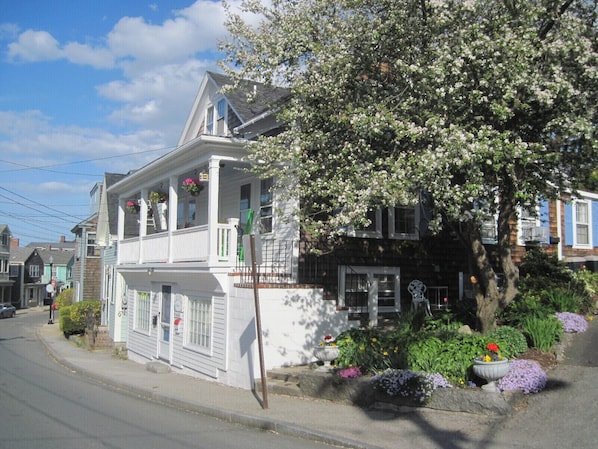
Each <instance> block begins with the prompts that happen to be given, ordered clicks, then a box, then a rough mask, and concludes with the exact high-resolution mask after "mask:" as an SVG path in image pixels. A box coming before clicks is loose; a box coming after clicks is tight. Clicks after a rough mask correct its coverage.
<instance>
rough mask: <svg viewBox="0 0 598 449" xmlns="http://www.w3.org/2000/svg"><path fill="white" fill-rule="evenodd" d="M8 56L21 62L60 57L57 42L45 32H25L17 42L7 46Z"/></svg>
mask: <svg viewBox="0 0 598 449" xmlns="http://www.w3.org/2000/svg"><path fill="white" fill-rule="evenodd" d="M8 56H9V57H10V58H11V59H21V60H23V61H28V62H34V61H48V60H53V59H58V58H60V57H61V56H62V54H61V51H60V48H59V46H58V41H57V40H56V39H54V38H53V37H52V35H51V34H50V33H48V32H47V31H33V30H27V31H25V32H23V33H21V35H20V36H19V39H18V41H17V42H14V43H11V44H8Z"/></svg>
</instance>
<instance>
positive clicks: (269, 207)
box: [260, 178, 274, 234]
mask: <svg viewBox="0 0 598 449" xmlns="http://www.w3.org/2000/svg"><path fill="white" fill-rule="evenodd" d="M272 185H273V180H272V178H267V179H262V180H261V182H260V226H261V229H260V232H261V233H262V234H265V233H268V232H272V217H273V213H274V208H273V195H272Z"/></svg>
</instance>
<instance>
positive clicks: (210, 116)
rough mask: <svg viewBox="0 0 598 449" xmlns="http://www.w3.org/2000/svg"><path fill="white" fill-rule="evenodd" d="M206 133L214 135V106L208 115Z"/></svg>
mask: <svg viewBox="0 0 598 449" xmlns="http://www.w3.org/2000/svg"><path fill="white" fill-rule="evenodd" d="M206 133H207V134H214V106H210V107H209V108H208V111H207V113H206Z"/></svg>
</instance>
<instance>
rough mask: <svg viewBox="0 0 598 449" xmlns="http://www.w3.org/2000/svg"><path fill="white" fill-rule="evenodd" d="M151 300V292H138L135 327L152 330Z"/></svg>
mask: <svg viewBox="0 0 598 449" xmlns="http://www.w3.org/2000/svg"><path fill="white" fill-rule="evenodd" d="M151 304H152V303H151V300H150V293H149V292H137V306H136V307H135V329H136V330H139V331H144V332H148V331H149V330H150V313H151Z"/></svg>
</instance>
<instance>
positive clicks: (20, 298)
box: [9, 246, 38, 309]
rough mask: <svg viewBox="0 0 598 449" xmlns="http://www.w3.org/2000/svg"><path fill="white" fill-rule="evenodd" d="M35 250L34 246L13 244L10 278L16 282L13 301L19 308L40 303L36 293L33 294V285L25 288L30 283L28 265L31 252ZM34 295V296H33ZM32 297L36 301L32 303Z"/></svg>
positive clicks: (12, 296) (13, 288)
mask: <svg viewBox="0 0 598 449" xmlns="http://www.w3.org/2000/svg"><path fill="white" fill-rule="evenodd" d="M33 251H35V250H34V249H33V248H27V247H18V246H13V247H11V248H10V262H9V263H10V267H9V270H10V279H11V280H12V281H13V282H14V285H13V287H12V295H11V302H12V304H13V305H14V306H15V307H17V308H19V309H25V308H27V307H29V306H31V305H35V306H37V305H38V301H37V298H34V297H35V295H31V293H32V291H31V290H30V288H31V287H28V288H27V289H26V288H25V285H26V283H28V282H27V281H28V279H29V273H28V269H27V266H26V263H27V261H28V260H29V257H30V256H31V254H33ZM31 296H33V298H31ZM30 299H32V300H33V301H34V302H33V303H30Z"/></svg>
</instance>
